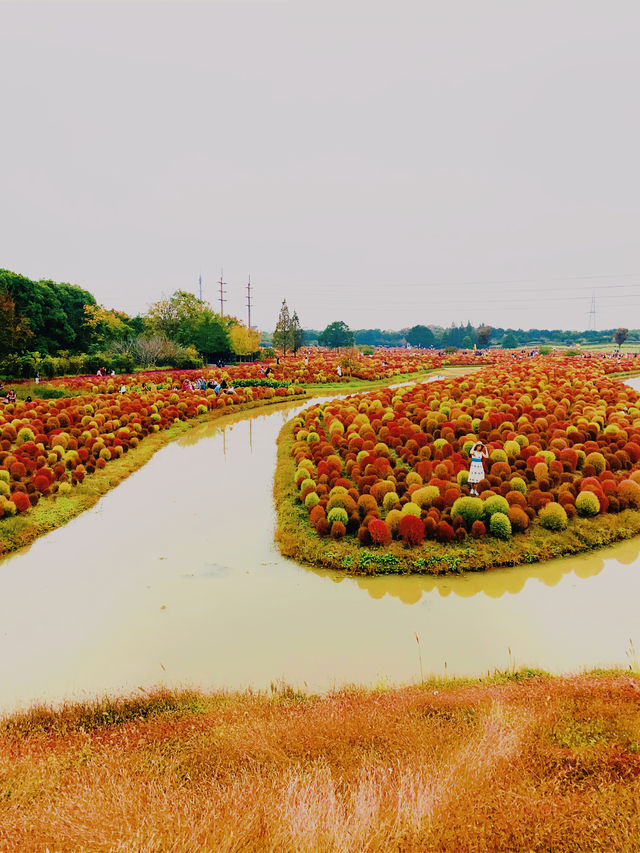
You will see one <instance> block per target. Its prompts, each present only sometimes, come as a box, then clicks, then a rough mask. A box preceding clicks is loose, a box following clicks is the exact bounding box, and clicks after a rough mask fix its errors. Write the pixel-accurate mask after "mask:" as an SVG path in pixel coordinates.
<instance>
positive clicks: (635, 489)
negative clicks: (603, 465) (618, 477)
mask: <svg viewBox="0 0 640 853" xmlns="http://www.w3.org/2000/svg"><path fill="white" fill-rule="evenodd" d="M618 495H619V496H620V497H621V498H625V499H626V500H627V501H628V503H629V506H631V507H633V508H634V509H638V508H639V507H640V485H638V483H636V482H634V481H633V480H623V481H622V482H621V483H620V485H619V486H618Z"/></svg>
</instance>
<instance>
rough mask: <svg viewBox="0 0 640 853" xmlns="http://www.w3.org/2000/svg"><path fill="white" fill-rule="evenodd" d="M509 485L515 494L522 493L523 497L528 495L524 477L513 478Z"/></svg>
mask: <svg viewBox="0 0 640 853" xmlns="http://www.w3.org/2000/svg"><path fill="white" fill-rule="evenodd" d="M509 485H510V486H511V488H512V489H513V491H514V492H520V494H521V495H526V494H527V484H526V483H525V481H524V480H523V479H522V477H512V478H511V481H510V483H509Z"/></svg>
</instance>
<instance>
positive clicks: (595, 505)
mask: <svg viewBox="0 0 640 853" xmlns="http://www.w3.org/2000/svg"><path fill="white" fill-rule="evenodd" d="M575 506H576V511H577V513H578V515H581V516H584V517H586V518H589V517H591V516H593V515H597V514H598V513H599V512H600V501H599V500H598V498H597V496H596V495H594V494H593V492H589V491H585V492H580V494H579V495H578V497H577V498H576V504H575Z"/></svg>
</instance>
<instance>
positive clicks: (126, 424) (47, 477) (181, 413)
mask: <svg viewBox="0 0 640 853" xmlns="http://www.w3.org/2000/svg"><path fill="white" fill-rule="evenodd" d="M300 390H302V389H300ZM294 393H296V391H295V390H294V389H289V388H275V389H274V388H264V387H256V388H239V389H237V390H236V391H235V392H233V393H222V394H220V395H219V396H216V394H215V391H213V390H205V391H198V392H192V391H188V392H183V391H172V390H170V389H167V390H154V391H150V392H145V393H136V392H128V393H124V394H116V395H107V394H98V395H86V396H82V397H72V398H69V399H59V400H34V401H33V402H31V403H25V402H22V401H18V402H17V403H12V404H10V405H5V406H3V407H2V408H0V518H1V517H2V516H3V515H7V514H13V513H15V512H25V511H26V510H28V509H29V507H30V506H32V505H34V504H35V503H37V501H38V499H39V497H40V496H41V495H48V494H52V493H55V492H57V491H58V490H59V487H60V484H62V483H68V484H69V486H72V485H74V484H76V483H81V482H82V481H83V479H84V477H85V475H86V474H90V473H92V472H93V471H95V470H96V469H97V468H104V467H105V466H106V465H107V464H108V463H109V461H110V460H111V459H115V458H118V457H119V456H122V454H123V453H126V452H127V451H128V450H129V449H130V448H132V447H136V446H137V444H138V442H139V441H140V439H141V438H144V436H146V435H148V434H149V433H151V432H158V431H160V430H164V429H168V428H169V427H170V426H172V425H173V423H174V422H175V421H176V420H188V419H189V418H194V417H196V416H197V415H201V414H205V413H207V412H209V411H212V410H214V409H222V408H226V407H232V406H234V405H238V404H239V403H243V402H247V401H250V400H263V399H270V398H274V397H289V396H292V395H293V394H294ZM67 490H68V487H66V486H65V488H64V489H63V490H62V491H67Z"/></svg>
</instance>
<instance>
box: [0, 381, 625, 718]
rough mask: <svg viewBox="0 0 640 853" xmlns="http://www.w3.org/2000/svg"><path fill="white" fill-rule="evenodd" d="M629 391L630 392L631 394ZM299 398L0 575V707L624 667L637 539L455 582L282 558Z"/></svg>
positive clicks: (53, 536) (113, 501) (189, 441)
mask: <svg viewBox="0 0 640 853" xmlns="http://www.w3.org/2000/svg"><path fill="white" fill-rule="evenodd" d="M630 384H635V386H636V387H638V385H640V380H635V382H630ZM309 404H310V403H309V401H306V402H305V403H304V405H303V406H300V404H297V405H294V406H292V405H291V404H287V405H285V406H283V407H278V408H273V409H271V410H268V411H267V413H266V414H260V415H253V416H251V415H250V414H249V415H247V414H244V415H242V414H240V413H238V414H236V415H231V416H229V417H227V418H225V419H224V420H220V421H217V422H214V423H210V424H205V425H201V426H198V427H197V428H195V429H193V430H192V431H190V432H189V433H188V434H187V435H185V436H184V437H183V438H182V439H180V440H179V441H177V442H174V443H173V444H171V445H168V446H167V447H165V448H163V449H162V450H161V451H159V452H158V453H156V455H155V456H154V457H153V458H152V459H151V460H150V461H149V462H148V463H147V464H146V465H145V466H144V468H142V469H141V470H140V471H138V472H136V473H135V474H133V475H132V476H131V477H129V478H128V479H127V480H125V481H124V482H123V483H122V484H121V485H119V486H118V487H117V489H115V490H113V491H112V492H110V493H109V494H108V495H106V496H105V497H104V498H102V499H101V500H100V501H99V503H98V504H96V506H95V507H94V508H93V509H91V510H89V511H87V512H85V513H83V514H82V515H81V516H79V517H78V518H76V519H75V520H74V521H72V522H70V523H69V524H67V525H66V526H65V527H63V528H60V529H59V530H56V531H54V532H52V533H50V534H49V535H47V536H45V537H43V538H41V539H39V540H38V541H37V542H36V543H35V544H34V545H33V546H31V547H30V548H28V549H25V550H23V551H21V552H18V553H16V554H15V555H13V556H11V557H8V558H6V559H5V560H3V561H1V562H0V584H1V587H0V588H1V589H2V595H1V597H0V685H1V687H0V709H2V710H9V709H13V708H16V707H22V706H26V705H28V704H30V703H32V702H34V701H54V702H58V701H60V700H62V699H67V698H76V699H77V698H86V697H88V696H92V695H95V694H100V693H103V692H105V691H108V692H111V693H122V692H130V691H133V690H136V689H138V688H143V689H148V688H149V687H151V686H153V685H157V684H160V683H162V684H165V685H168V686H179V685H194V686H199V687H203V688H214V687H229V688H242V687H246V686H249V685H252V686H254V687H258V688H264V687H268V686H269V684H270V682H271V681H277V680H279V679H284V680H286V681H287V682H289V683H292V684H295V685H299V686H302V687H304V686H306V687H307V688H308V689H326V688H330V687H334V686H340V685H342V684H344V683H347V682H358V683H365V684H374V683H390V682H393V683H397V682H406V681H411V680H414V679H416V678H418V677H419V663H418V645H417V643H416V636H415V635H416V634H417V635H418V637H419V640H420V649H421V652H422V661H423V668H424V673H425V675H426V674H427V673H444V672H448V673H449V674H469V675H472V674H484V673H486V672H487V671H489V670H492V669H494V668H496V667H498V668H505V667H507V666H509V665H511V664H513V663H515V664H516V665H530V666H537V667H543V668H544V669H548V670H551V671H554V672H566V671H576V670H579V669H581V668H583V667H592V666H596V665H622V666H625V665H627V664H628V663H629V662H630V661H631V658H632V657H633V645H632V644H635V647H636V648H638V647H640V617H639V615H638V602H639V601H640V557H639V554H640V538H637V539H635V540H632V541H630V542H625V543H622V544H620V545H617V546H614V547H612V548H609V549H606V550H602V551H599V552H597V553H592V554H587V555H585V556H580V557H571V558H566V559H562V560H555V561H553V562H550V563H547V564H544V565H534V566H527V567H522V568H512V569H508V570H504V571H493V572H490V573H486V574H473V575H468V576H463V577H444V578H439V579H436V578H425V577H419V576H414V577H382V578H354V577H348V576H345V575H343V574H342V573H339V572H327V571H317V570H311V569H308V568H303V567H301V566H298V565H297V564H296V563H294V562H292V561H290V560H286V559H283V558H282V557H281V556H280V555H279V553H278V552H277V550H276V548H275V545H274V542H273V529H274V509H273V499H272V480H273V472H274V465H275V452H276V451H275V442H276V438H277V436H278V433H279V431H280V429H281V427H282V425H283V424H284V423H285V422H286V421H287V420H289V418H291V417H292V416H293V414H294V413H295V412H296V411H298V410H300V409H301V408H305V407H306V406H308V405H309Z"/></svg>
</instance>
